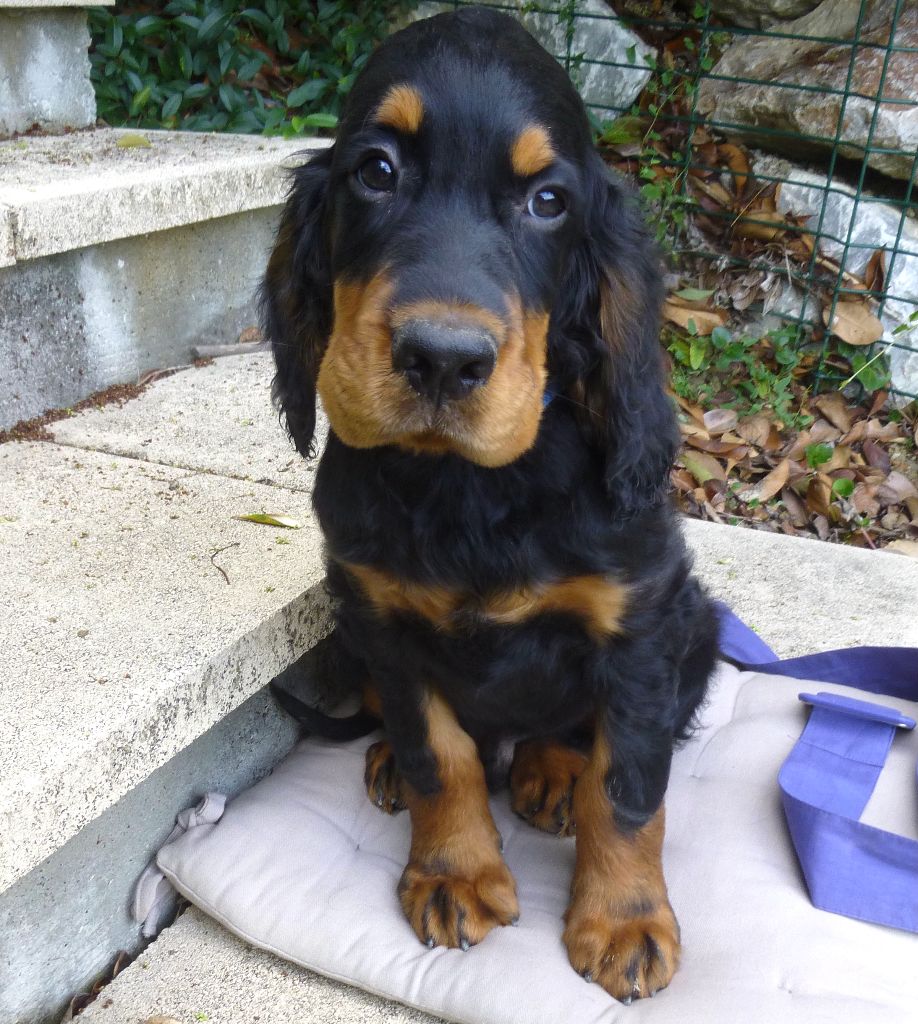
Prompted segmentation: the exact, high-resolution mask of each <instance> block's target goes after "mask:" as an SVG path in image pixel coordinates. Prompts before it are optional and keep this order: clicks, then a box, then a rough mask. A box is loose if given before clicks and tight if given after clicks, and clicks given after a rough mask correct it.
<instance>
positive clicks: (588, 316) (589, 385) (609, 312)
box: [549, 154, 679, 514]
mask: <svg viewBox="0 0 918 1024" xmlns="http://www.w3.org/2000/svg"><path fill="white" fill-rule="evenodd" d="M589 175H590V194H589V196H588V201H589V205H588V207H587V209H586V212H585V220H586V237H585V239H584V241H583V242H582V243H581V244H580V245H579V246H578V247H577V249H576V250H575V252H574V253H573V255H572V259H571V261H570V263H569V272H568V275H567V279H566V282H565V286H564V289H563V290H562V293H561V299H560V303H559V306H558V308H557V309H556V311H555V316H554V317H553V320H554V329H553V331H552V335H553V343H552V345H551V348H550V352H549V368H550V370H551V372H552V375H553V377H554V378H555V379H556V380H557V381H558V383H559V385H560V386H561V387H562V388H563V390H564V392H565V393H566V394H567V396H568V397H569V398H570V399H571V400H572V401H573V402H574V403H575V405H574V408H575V410H576V411H577V415H578V417H579V419H580V422H581V426H582V428H583V430H584V432H585V434H586V436H587V438H588V439H589V441H590V443H591V444H592V445H594V446H595V448H596V450H597V452H598V453H599V455H600V457H601V459H602V464H603V471H604V476H605V483H606V486H607V487H608V489H609V492H610V494H613V495H614V496H615V498H616V501H617V503H618V504H619V505H620V507H621V508H622V510H623V512H625V513H626V514H634V513H636V512H639V511H641V510H642V509H644V508H648V507H650V506H651V505H654V504H656V503H657V502H658V501H660V500H661V499H662V497H663V496H664V495H665V494H666V492H667V490H668V488H669V471H670V467H671V464H672V461H673V459H674V457H675V453H676V449H677V446H678V440H679V438H678V431H677V428H676V419H675V411H674V409H673V405H672V402H671V401H670V399H669V397H668V396H667V394H666V392H665V390H664V385H663V353H662V349H661V346H660V340H659V330H660V307H661V302H662V282H661V272H660V262H659V256H658V253H657V250H656V247H655V245H654V244H653V242H652V241H651V239H650V238H649V237H648V235H647V233H646V229H645V227H644V221H643V217H642V215H641V212H640V210H639V208H638V206H637V201H636V199H635V198H634V197H633V196H632V195H630V194H629V193H628V192H627V191H626V189H625V187H624V186H623V185H622V184H621V183H620V182H618V181H617V180H616V179H614V178H613V177H612V175H611V173H610V172H609V171H608V170H607V168H606V166H605V164H604V163H603V161H602V160H601V159H600V157H599V155H598V154H596V155H595V158H594V162H593V163H592V164H591V167H590V171H589Z"/></svg>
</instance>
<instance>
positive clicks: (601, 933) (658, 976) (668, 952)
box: [564, 895, 680, 1003]
mask: <svg viewBox="0 0 918 1024" xmlns="http://www.w3.org/2000/svg"><path fill="white" fill-rule="evenodd" d="M601 903H602V901H601V900H591V899H590V898H589V896H588V895H585V896H584V898H583V899H581V900H579V901H577V902H576V903H575V904H573V905H572V906H571V908H570V909H569V910H568V913H567V927H566V928H565V930H564V944H565V945H566V946H567V955H568V957H569V958H570V962H571V965H572V966H573V968H574V970H575V971H577V973H578V974H581V975H583V977H585V978H586V979H587V980H588V981H595V982H596V984H598V985H601V986H602V987H603V988H604V989H605V990H606V991H607V992H608V993H609V995H611V996H612V997H613V998H615V999H618V1000H619V1001H620V1002H622V1003H630V1002H631V1001H632V999H641V998H643V997H646V996H652V995H655V994H656V993H657V992H658V991H659V990H660V989H661V988H665V987H666V986H667V985H668V984H669V983H670V981H671V980H672V977H673V974H674V973H675V971H676V968H677V966H678V964H679V948H680V947H679V925H678V923H677V922H676V918H675V916H674V914H673V911H672V908H671V907H670V905H669V903H667V902H664V903H663V904H661V905H658V906H656V907H651V908H645V907H638V908H636V912H635V913H634V915H633V916H625V915H622V916H617V915H615V914H613V913H612V911H611V910H603V909H601Z"/></svg>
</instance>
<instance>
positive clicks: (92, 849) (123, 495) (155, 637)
mask: <svg viewBox="0 0 918 1024" xmlns="http://www.w3.org/2000/svg"><path fill="white" fill-rule="evenodd" d="M271 374H272V370H271V365H270V357H269V356H268V355H266V354H262V355H255V356H249V357H228V358H226V359H224V360H221V361H219V362H218V363H215V364H213V365H210V366H206V367H202V368H192V369H189V370H186V371H184V372H182V373H177V374H175V375H173V376H171V377H167V378H165V379H163V380H160V381H157V382H156V383H154V384H153V385H151V386H150V388H149V389H148V391H147V392H146V393H145V394H144V395H142V396H141V397H140V398H138V399H136V400H135V401H133V402H131V403H128V404H127V405H125V406H124V407H123V408H117V407H112V408H108V409H106V410H103V411H99V412H93V413H91V414H88V415H87V417H86V420H87V426H86V429H85V433H84V435H83V436H82V437H80V436H78V435H79V429H78V428H79V427H80V424H81V421H82V418H81V417H74V419H73V420H70V421H68V422H66V423H64V424H61V426H60V427H59V428H58V429H59V431H60V433H61V443H57V442H54V441H49V442H31V443H23V444H16V443H10V444H6V445H2V446H0V551H2V562H3V572H2V573H0V604H2V606H3V607H4V609H5V613H4V615H3V616H2V617H0V652H2V653H0V667H2V675H0V831H2V835H3V841H2V843H0V936H2V939H0V946H4V947H5V948H4V949H3V952H2V955H0V1021H3V1022H4V1024H6V1022H7V1021H19V1020H22V1021H24V1022H26V1021H27V1022H28V1024H37V1022H39V1021H43V1020H45V1019H50V1018H49V1017H48V1014H51V1015H52V1016H53V1013H57V1014H58V1017H59V1015H60V1010H61V1001H62V999H64V998H65V997H66V996H67V995H68V994H69V993H70V992H71V991H73V990H74V989H76V988H78V987H79V986H80V985H82V984H84V983H85V982H86V980H87V978H91V977H92V976H93V975H95V974H96V973H97V972H99V971H100V970H102V969H103V968H104V966H105V965H106V963H107V962H108V961H109V960H110V959H111V957H112V956H113V954H114V952H115V951H116V950H117V949H118V948H119V947H124V948H133V949H136V948H137V945H138V942H139V935H138V934H137V929H136V927H134V926H133V925H132V924H131V923H130V922H129V921H128V920H127V917H126V907H127V903H128V898H129V894H130V890H131V886H132V885H133V881H134V879H135V878H136V875H137V873H138V872H139V870H140V869H141V868H142V866H143V864H144V863H145V861H146V860H147V859H148V858H149V856H150V855H151V852H152V851H153V849H154V848H155V846H156V844H157V842H160V841H161V840H162V837H163V836H164V835H166V834H168V831H169V828H170V827H171V825H170V822H171V821H172V818H173V817H174V814H175V809H176V805H177V803H178V802H180V801H181V802H187V800H188V798H189V797H191V798H192V799H193V798H194V795H195V794H196V789H195V787H196V786H197V785H198V784H200V782H202V781H204V777H205V776H206V775H207V774H210V780H209V782H208V783H207V784H208V786H210V787H211V788H213V786H214V784H218V785H219V779H220V777H221V776H223V778H224V781H225V782H226V784H228V785H230V786H231V787H233V788H234V789H238V788H240V787H241V786H243V785H246V784H249V783H250V782H251V781H252V779H253V777H254V776H255V775H257V773H258V771H264V770H267V769H268V768H269V767H270V765H271V764H272V763H274V761H276V759H277V758H278V757H279V756H281V755H282V754H283V753H284V752H285V749H286V748H285V746H284V745H285V744H286V746H287V747H289V745H290V744H291V743H292V742H293V739H294V733H295V730H293V729H292V728H291V727H290V724H289V723H287V722H284V721H283V719H281V717H280V716H279V715H278V714H277V713H276V712H275V711H274V710H273V707H272V705H271V703H270V701H269V700H268V699H267V697H266V695H265V693H264V688H265V686H266V684H267V683H268V682H269V681H270V680H271V679H272V678H273V677H275V676H276V675H278V674H279V673H280V672H281V671H283V670H284V669H286V668H287V667H288V666H289V665H290V664H291V663H292V662H293V661H294V660H295V659H297V658H298V657H300V656H301V655H302V654H303V653H304V652H305V651H306V650H308V649H309V648H310V647H311V646H312V645H314V644H315V643H316V642H317V640H318V639H320V638H321V637H322V636H323V635H324V634H325V632H326V631H327V628H328V610H329V609H328V600H327V595H326V593H325V590H324V587H323V585H322V578H323V571H322V559H321V540H320V536H319V532H318V530H317V528H316V525H315V523H314V521H313V517H312V513H311V509H310V505H309V496H308V493H307V491H308V487H309V481H310V479H311V477H310V474H309V473H308V472H307V468H306V465H305V463H303V461H302V459H300V458H299V457H298V456H296V453H295V452H294V451H293V449H292V448H291V447H290V446H289V442H288V441H287V439H286V438H285V437H284V435H283V432H282V431H281V428H280V426H279V423H278V420H277V416H276V414H275V413H274V412H273V410H272V408H271V404H270V397H269V389H270V380H271ZM180 412H184V413H187V415H186V416H185V417H182V416H181V415H180ZM108 417H110V418H112V419H113V420H115V421H116V422H118V423H120V424H125V423H126V424H133V426H125V427H124V435H125V436H128V437H131V436H132V437H134V438H136V439H137V442H138V444H137V448H138V451H137V452H136V453H135V454H134V455H125V454H121V453H119V452H117V451H115V450H114V449H115V448H116V447H117V446H115V445H110V444H106V441H105V430H106V429H107V428H108V423H107V418H108ZM94 429H95V430H96V431H97V433H96V434H93V430H94ZM153 439H157V440H158V442H159V443H158V444H154V443H153ZM144 441H148V442H149V443H148V444H146V445H144ZM137 455H141V456H142V457H141V458H138V457H136V456H137ZM266 480H270V481H272V483H265V482H259V481H266ZM263 511H267V512H275V513H284V514H286V515H288V516H292V517H294V518H295V519H296V520H298V521H299V522H300V523H301V524H302V527H301V528H300V529H288V530H280V529H277V528H274V527H269V526H262V525H257V524H253V523H250V522H242V521H239V520H237V519H235V518H234V517H236V516H239V515H247V514H249V513H252V512H263ZM221 730H222V732H221ZM208 737H210V738H209V739H208ZM193 744H198V751H197V753H196V754H195V756H194V757H190V756H189V757H186V759H185V761H183V762H182V764H184V767H183V768H177V767H176V765H177V763H178V761H179V760H180V759H181V758H182V756H183V752H187V751H190V750H191V749H192V746H191V745H193ZM202 745H203V746H202ZM202 771H203V772H204V775H202V774H201V772H202ZM189 785H190V786H191V788H190V789H189ZM138 794H140V795H139V796H138ZM180 794H183V795H180ZM106 816H108V817H107V818H106ZM103 821H106V822H107V824H106V825H104V826H102V825H100V824H99V823H100V822H103ZM126 866H127V867H128V872H129V874H125V868H126ZM11 936H19V941H18V942H17V943H16V944H15V946H12V945H9V944H8V941H7V940H8V939H9V938H10V937H11Z"/></svg>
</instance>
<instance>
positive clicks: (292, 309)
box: [260, 148, 333, 457]
mask: <svg viewBox="0 0 918 1024" xmlns="http://www.w3.org/2000/svg"><path fill="white" fill-rule="evenodd" d="M331 161H332V148H329V149H326V150H323V151H322V152H321V153H320V154H319V155H318V156H316V157H314V158H313V159H312V160H310V161H309V163H307V164H305V165H304V166H302V167H300V168H298V169H297V171H296V172H295V176H294V180H293V187H292V188H291V190H290V195H289V196H288V198H287V203H286V205H285V207H284V212H283V214H282V216H281V222H280V228H279V229H278V233H277V240H276V241H275V243H274V249H273V251H272V253H271V258H270V260H269V261H268V269H267V272H266V273H265V276H264V280H263V281H262V284H261V291H260V308H261V322H262V326H263V328H264V332H265V335H266V336H267V338H268V340H269V341H270V342H271V348H272V350H273V352H274V362H275V364H276V366H277V373H276V375H275V377H274V386H273V396H274V402H275V404H276V405H277V406H278V408H279V410H280V415H281V418H282V420H283V421H284V423H285V424H286V427H287V432H288V433H289V435H290V437H291V438H292V440H293V443H294V444H295V445H296V448H297V451H299V452H300V454H301V455H304V456H307V457H309V456H314V455H315V454H316V452H315V447H314V445H313V435H314V434H315V427H316V375H317V374H318V371H319V363H320V362H321V359H322V353H323V352H324V350H325V345H326V343H327V341H328V335H329V332H330V331H331V327H332V323H331V322H332V315H333V314H332V281H331V268H330V266H329V254H328V239H327V236H326V218H325V206H326V196H327V192H328V179H329V168H330V165H331Z"/></svg>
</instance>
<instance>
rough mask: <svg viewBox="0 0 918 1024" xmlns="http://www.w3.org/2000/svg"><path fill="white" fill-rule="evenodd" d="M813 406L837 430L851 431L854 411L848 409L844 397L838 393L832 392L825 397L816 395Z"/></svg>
mask: <svg viewBox="0 0 918 1024" xmlns="http://www.w3.org/2000/svg"><path fill="white" fill-rule="evenodd" d="M813 404H814V405H815V406H816V408H817V409H818V410H819V411H820V412H821V413H822V414H823V416H825V418H826V419H827V420H828V421H829V422H830V423H831V424H832V425H833V426H835V427H838V429H839V430H842V431H845V430H850V429H851V424H852V423H853V422H854V410H853V409H850V408H849V407H848V403H847V401H846V400H845V396H844V395H843V394H841V393H840V392H838V391H832V392H829V393H828V394H825V395H817V396H816V398H814V399H813Z"/></svg>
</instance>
